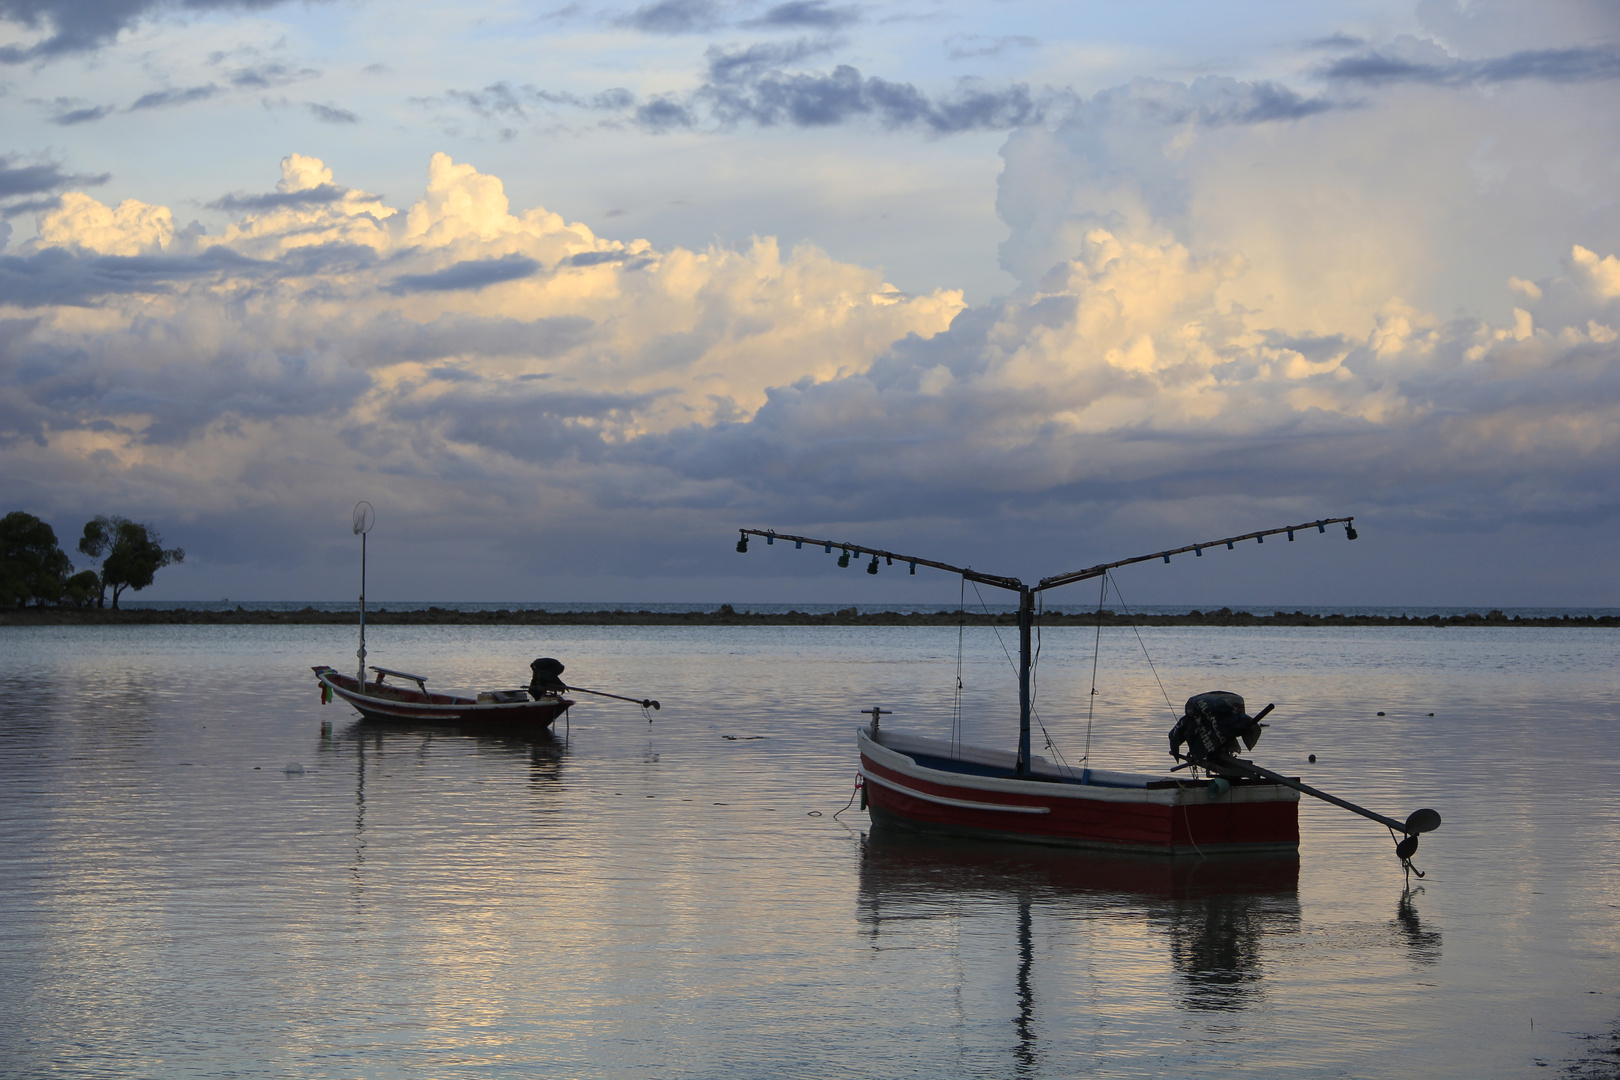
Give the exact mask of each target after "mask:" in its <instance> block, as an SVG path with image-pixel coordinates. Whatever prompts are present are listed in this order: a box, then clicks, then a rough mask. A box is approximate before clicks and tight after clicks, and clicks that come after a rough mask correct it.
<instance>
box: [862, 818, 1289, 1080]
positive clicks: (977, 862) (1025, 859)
mask: <svg viewBox="0 0 1620 1080" xmlns="http://www.w3.org/2000/svg"><path fill="white" fill-rule="evenodd" d="M1298 889H1299V860H1298V858H1297V857H1296V856H1283V857H1267V858H1242V859H1224V860H1222V859H1204V860H1194V861H1189V860H1169V859H1162V858H1153V857H1142V856H1126V855H1101V854H1093V853H1086V852H1076V851H1067V850H1062V849H1046V848H1037V847H1025V846H1022V845H998V844H991V843H984V842H975V841H967V840H957V839H948V838H938V837H924V836H918V835H915V834H912V833H909V832H903V831H891V830H885V829H882V828H876V827H875V828H874V829H873V830H872V832H871V833H870V834H869V835H868V836H867V837H866V838H865V840H864V844H863V848H862V855H861V868H860V894H859V895H860V904H861V912H860V915H859V918H860V919H861V920H862V922H863V923H864V924H865V925H866V927H867V929H868V932H869V933H870V935H871V936H872V937H873V938H874V939H878V938H880V937H881V936H882V935H883V934H884V933H885V931H886V929H887V930H891V931H892V930H898V929H899V927H896V926H894V925H893V924H895V923H896V922H897V921H900V922H901V923H902V925H903V922H904V921H915V920H917V919H927V918H936V917H940V916H943V915H947V914H952V915H958V916H962V915H968V916H971V915H974V914H981V913H995V912H997V911H998V910H999V911H1000V912H1007V913H1012V914H1014V916H1015V922H1016V927H1017V930H1016V936H1017V941H1016V949H1017V953H1018V957H1019V967H1018V973H1017V976H1016V979H1015V986H1014V988H1013V995H1012V996H1013V998H1014V1001H1015V1007H1014V1015H1015V1019H1014V1026H1015V1028H1016V1029H1017V1032H1018V1045H1017V1048H1016V1050H1015V1052H1014V1053H1015V1059H1016V1063H1017V1064H1016V1068H1017V1069H1018V1071H1020V1072H1024V1071H1026V1070H1031V1069H1033V1068H1034V1067H1035V1064H1036V1056H1037V1055H1036V1035H1035V1033H1034V1032H1035V1025H1034V1022H1033V1021H1034V1017H1035V1014H1036V1012H1037V1011H1038V1009H1037V1002H1036V1000H1035V993H1034V990H1033V985H1034V980H1033V977H1032V969H1033V966H1034V958H1035V955H1036V949H1035V941H1034V920H1033V915H1034V913H1035V912H1037V911H1039V912H1042V913H1046V914H1052V915H1056V916H1059V917H1061V918H1063V919H1064V920H1065V921H1066V922H1069V923H1078V924H1079V925H1085V926H1094V927H1095V926H1107V927H1108V928H1109V929H1108V933H1110V934H1111V935H1121V934H1128V933H1131V932H1132V929H1133V928H1134V930H1135V931H1136V932H1138V933H1142V934H1144V936H1145V937H1147V938H1148V939H1149V940H1150V941H1161V942H1163V946H1164V948H1165V950H1166V952H1167V953H1168V957H1167V958H1168V960H1169V965H1170V968H1171V970H1172V971H1173V972H1174V974H1175V977H1176V987H1177V990H1178V994H1177V1001H1176V1004H1177V1005H1178V1007H1180V1008H1183V1009H1188V1010H1195V1011H1200V1012H1209V1011H1220V1012H1229V1011H1235V1010H1242V1009H1247V1008H1250V1007H1252V1006H1254V1005H1256V1004H1258V1003H1259V1002H1260V1001H1262V1000H1263V999H1264V996H1265V992H1266V986H1265V971H1266V966H1267V956H1266V951H1267V948H1268V946H1269V945H1271V944H1272V943H1274V942H1275V941H1276V940H1277V939H1278V938H1279V937H1280V936H1284V935H1295V934H1297V933H1298V932H1299V929H1300V921H1301V916H1300V904H1299V894H1298ZM1007 947H1008V948H1013V947H1014V942H1012V941H1008V942H1007Z"/></svg>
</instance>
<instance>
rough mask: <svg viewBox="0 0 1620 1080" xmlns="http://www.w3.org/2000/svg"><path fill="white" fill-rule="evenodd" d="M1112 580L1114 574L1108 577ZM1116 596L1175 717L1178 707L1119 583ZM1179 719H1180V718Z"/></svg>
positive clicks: (1161, 692) (1115, 584) (1165, 701)
mask: <svg viewBox="0 0 1620 1080" xmlns="http://www.w3.org/2000/svg"><path fill="white" fill-rule="evenodd" d="M1106 576H1107V577H1109V578H1112V577H1113V576H1114V575H1113V574H1108V575H1106ZM1114 595H1115V596H1117V597H1119V606H1120V607H1122V608H1124V609H1125V617H1126V618H1127V619H1130V620H1131V629H1132V630H1134V631H1135V632H1136V643H1137V644H1138V645H1140V646H1142V656H1143V658H1144V659H1146V660H1147V666H1148V670H1149V671H1151V672H1153V681H1154V682H1156V683H1158V684H1159V694H1160V695H1161V696H1162V697H1163V698H1164V707H1165V708H1167V709H1169V710H1170V715H1171V716H1172V717H1174V716H1175V712H1176V707H1175V706H1174V705H1172V704H1170V695H1169V693H1167V692H1166V691H1165V688H1164V681H1163V680H1162V679H1160V678H1159V669H1158V668H1156V667H1154V666H1153V657H1152V656H1151V655H1150V654H1149V653H1148V647H1147V642H1145V641H1143V640H1142V628H1141V627H1139V626H1137V625H1136V616H1134V615H1132V614H1131V607H1130V605H1129V604H1127V603H1126V602H1125V594H1124V593H1122V592H1120V591H1119V582H1117V581H1116V582H1114ZM1178 719H1179V718H1178Z"/></svg>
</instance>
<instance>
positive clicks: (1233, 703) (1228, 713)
mask: <svg viewBox="0 0 1620 1080" xmlns="http://www.w3.org/2000/svg"><path fill="white" fill-rule="evenodd" d="M1265 726H1266V725H1265V724H1262V723H1260V722H1259V721H1258V720H1256V719H1255V718H1254V717H1252V716H1250V715H1249V714H1248V713H1247V712H1246V711H1245V710H1244V705H1243V699H1242V698H1241V697H1239V696H1238V695H1237V694H1234V693H1232V692H1231V691H1229V690H1211V691H1209V692H1207V693H1203V694H1194V695H1193V696H1192V697H1190V698H1188V699H1187V707H1186V710H1185V711H1184V713H1183V715H1182V717H1181V719H1180V720H1178V721H1176V726H1175V727H1173V728H1171V729H1170V754H1171V756H1172V757H1176V758H1182V759H1184V760H1186V761H1190V762H1192V763H1193V764H1195V765H1197V764H1199V763H1201V762H1203V761H1205V760H1207V759H1208V758H1210V757H1213V756H1215V755H1218V754H1236V753H1237V751H1238V740H1240V739H1241V740H1242V741H1243V744H1244V745H1245V746H1246V747H1248V748H1249V749H1250V750H1253V749H1254V744H1255V743H1257V742H1259V741H1260V732H1261V730H1262V729H1263V728H1265ZM1183 745H1185V746H1186V747H1187V752H1186V753H1185V754H1183V753H1182V752H1181V747H1182V746H1183Z"/></svg>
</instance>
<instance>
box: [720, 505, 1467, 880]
mask: <svg viewBox="0 0 1620 1080" xmlns="http://www.w3.org/2000/svg"><path fill="white" fill-rule="evenodd" d="M1352 520H1353V519H1351V518H1324V519H1322V520H1320V521H1312V522H1306V523H1305V524H1303V525H1292V526H1284V527H1282V528H1276V529H1266V530H1262V531H1260V532H1254V533H1246V534H1244V535H1243V536H1233V537H1226V538H1224V539H1221V540H1215V541H1210V542H1209V543H1202V544H1189V545H1187V546H1185V547H1181V548H1173V549H1171V550H1169V551H1159V552H1154V553H1153V554H1151V555H1140V556H1137V557H1135V558H1131V559H1122V560H1120V561H1118V562H1111V563H1103V564H1100V565H1098V566H1093V567H1088V568H1087V569H1085V570H1077V571H1074V572H1072V573H1067V574H1058V575H1056V576H1054V577H1049V578H1043V579H1042V580H1041V581H1040V582H1039V583H1037V584H1035V585H1025V584H1024V583H1023V582H1021V581H1019V580H1018V579H1017V578H1010V577H999V576H996V575H992V574H985V573H981V572H979V571H976V570H971V569H968V568H966V567H960V566H952V565H950V564H948V563H942V562H936V561H934V560H931V559H923V558H919V557H917V556H913V555H902V554H899V553H897V552H892V551H884V550H882V549H873V548H868V547H864V546H859V545H855V544H850V543H843V542H837V541H831V540H818V539H813V538H811V537H807V536H793V535H790V534H786V533H778V532H775V531H774V530H759V529H742V530H740V532H741V534H742V535H741V537H740V538H739V539H738V541H737V550H738V551H739V552H746V551H747V550H748V538H749V537H750V536H761V537H764V538H765V542H766V543H767V544H774V543H775V542H776V541H777V540H784V541H792V542H793V544H794V546H795V547H798V548H802V547H803V546H804V545H806V544H811V545H814V546H816V547H820V548H822V549H823V550H824V551H826V552H828V553H831V552H832V550H833V549H834V548H835V547H836V548H840V549H841V550H842V552H843V554H842V556H841V557H840V558H839V560H838V561H839V565H840V566H848V565H849V562H850V558H851V556H853V557H854V558H855V559H857V560H859V559H864V558H866V557H868V556H870V557H871V560H872V561H871V564H870V565H869V566H867V568H866V570H867V573H869V574H876V573H877V572H878V566H879V564H880V561H881V562H884V563H887V564H890V565H892V564H893V563H894V562H896V561H901V562H905V563H907V564H909V566H910V571H911V573H913V574H915V573H916V572H917V567H918V566H919V565H922V566H931V567H934V568H936V569H939V570H944V571H947V572H949V573H953V574H958V575H960V576H961V577H962V578H964V579H965V580H967V581H971V582H975V583H980V584H985V585H990V586H993V587H995V588H1000V589H1007V590H1009V591H1012V592H1016V593H1017V594H1018V598H1019V602H1018V636H1019V663H1018V701H1019V724H1018V749H1017V751H1016V752H1013V751H1006V750H996V749H991V748H988V747H976V746H964V745H961V744H960V743H954V742H945V741H942V740H935V739H925V738H918V737H915V736H910V735H898V734H895V733H893V732H889V731H885V730H883V729H882V727H881V724H880V720H881V718H882V717H883V716H884V715H886V714H887V712H888V710H884V709H879V708H872V709H868V710H866V711H867V713H869V714H870V715H871V717H872V722H871V724H869V725H867V726H865V727H863V728H861V729H860V730H859V731H857V733H856V743H857V745H858V747H859V750H860V759H861V769H860V771H861V778H862V802H863V805H864V806H865V808H866V809H867V810H868V811H870V813H871V814H872V817H873V820H874V821H877V822H882V823H887V824H891V825H898V826H904V827H906V828H910V829H914V830H919V831H924V832H939V833H954V834H959V835H966V836H976V837H983V838H991V839H1002V840H1017V841H1025V842H1031V843H1040V844H1061V845H1068V846H1074V847H1083V848H1102V849H1113V850H1125V851H1143V852H1157V853H1162V854H1166V855H1207V854H1212V853H1217V852H1221V853H1245V854H1248V853H1278V852H1290V851H1296V850H1298V847H1299V797H1300V795H1301V794H1302V793H1303V794H1306V795H1311V796H1314V797H1316V798H1320V799H1323V800H1325V801H1327V802H1331V803H1333V804H1334V805H1337V806H1341V807H1343V808H1345V809H1347V810H1351V811H1353V812H1354V813H1357V814H1360V815H1362V816H1363V817H1367V818H1370V819H1372V820H1374V821H1377V822H1379V823H1380V824H1383V825H1387V826H1389V828H1390V829H1391V830H1392V833H1394V834H1396V835H1398V836H1399V838H1400V839H1399V840H1398V843H1397V845H1396V854H1397V855H1398V856H1399V857H1400V859H1401V861H1402V864H1403V866H1405V867H1406V868H1407V869H1408V871H1414V872H1415V868H1413V867H1412V865H1411V856H1412V854H1413V853H1414V852H1415V851H1416V850H1417V844H1418V834H1419V833H1423V832H1428V831H1430V830H1432V829H1435V828H1438V827H1439V825H1440V815H1439V814H1437V813H1435V812H1434V811H1433V810H1418V811H1416V812H1414V813H1413V814H1412V815H1411V816H1410V817H1408V818H1407V819H1406V821H1404V822H1401V821H1396V820H1395V819H1393V818H1387V817H1384V816H1383V815H1381V814H1377V813H1374V812H1372V811H1370V810H1367V809H1364V808H1363V807H1360V806H1357V805H1355V804H1354V803H1351V802H1348V801H1346V800H1344V799H1340V798H1338V797H1336V796H1333V795H1329V794H1327V793H1326V792H1323V791H1319V790H1317V789H1316V788H1313V787H1310V786H1309V785H1307V784H1303V783H1301V782H1300V781H1299V780H1298V779H1297V778H1293V777H1285V776H1280V775H1278V774H1277V773H1274V772H1272V771H1271V770H1269V769H1265V768H1262V767H1261V766H1258V765H1256V764H1254V763H1253V762H1251V761H1247V760H1244V759H1242V758H1239V757H1238V756H1237V754H1238V748H1239V742H1242V743H1243V744H1245V745H1246V746H1247V747H1248V749H1250V750H1252V749H1253V748H1254V744H1255V742H1256V741H1257V740H1258V739H1259V738H1260V732H1261V729H1263V728H1264V727H1265V725H1264V724H1262V723H1261V720H1263V719H1264V717H1265V716H1266V715H1267V714H1268V713H1269V712H1270V711H1271V706H1269V705H1268V706H1266V708H1265V709H1262V710H1261V711H1260V712H1259V713H1258V714H1257V715H1255V716H1250V715H1249V714H1248V713H1247V712H1246V711H1245V707H1244V702H1243V699H1242V698H1241V697H1238V696H1237V695H1236V694H1231V693H1228V692H1225V691H1214V692H1211V693H1205V694H1198V695H1194V696H1193V697H1192V698H1190V699H1189V700H1188V702H1187V708H1186V713H1185V715H1184V716H1183V717H1182V718H1181V720H1180V722H1178V723H1177V724H1176V726H1175V729H1174V730H1173V731H1171V733H1170V752H1171V754H1172V756H1173V757H1174V758H1175V759H1176V760H1177V761H1178V762H1179V764H1177V765H1175V766H1174V767H1173V768H1171V769H1170V770H1168V771H1167V772H1165V773H1163V774H1158V775H1155V774H1151V773H1123V772H1107V771H1103V770H1100V769H1092V768H1073V767H1070V766H1066V765H1054V764H1053V763H1052V762H1049V761H1047V760H1046V759H1044V758H1041V757H1036V756H1034V755H1032V754H1031V753H1030V715H1031V709H1030V668H1031V666H1032V665H1031V649H1030V637H1031V627H1032V626H1033V624H1034V622H1035V596H1036V594H1037V593H1040V592H1043V591H1045V590H1047V589H1051V588H1056V587H1058V586H1060V585H1068V584H1072V583H1073V582H1077V581H1084V580H1087V579H1090V578H1097V577H1101V576H1103V575H1104V574H1107V573H1108V572H1109V571H1111V570H1114V569H1116V568H1118V567H1121V566H1128V565H1131V564H1133V563H1139V562H1147V561H1149V560H1153V559H1162V560H1164V561H1165V562H1169V561H1170V558H1171V556H1173V555H1178V554H1182V553H1184V552H1191V553H1193V554H1194V555H1195V556H1201V555H1202V554H1203V553H1204V549H1205V548H1214V547H1216V546H1218V545H1223V544H1224V545H1225V546H1226V547H1227V548H1231V547H1232V546H1233V545H1234V544H1236V543H1238V542H1239V541H1242V540H1249V539H1254V540H1259V541H1260V542H1262V543H1263V542H1264V539H1263V538H1264V537H1267V536H1271V535H1275V534H1280V533H1287V534H1288V539H1289V540H1293V539H1294V535H1295V533H1301V532H1306V531H1308V530H1310V529H1312V528H1314V529H1316V530H1317V531H1318V532H1326V531H1327V526H1328V525H1332V524H1343V525H1344V527H1345V535H1346V536H1347V537H1348V538H1349V539H1351V540H1354V539H1355V538H1356V531H1355V528H1354V525H1353V524H1352ZM1183 746H1185V747H1186V752H1185V753H1183V752H1182V747H1183ZM1183 770H1187V771H1186V772H1183ZM1200 772H1201V773H1202V774H1203V775H1201V776H1200V775H1198V773H1200ZM1178 773H1181V774H1182V775H1177V774H1178Z"/></svg>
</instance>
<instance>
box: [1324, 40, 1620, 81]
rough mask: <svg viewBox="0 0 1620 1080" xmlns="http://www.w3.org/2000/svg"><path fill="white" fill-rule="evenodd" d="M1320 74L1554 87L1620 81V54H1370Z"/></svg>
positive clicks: (1608, 50)
mask: <svg viewBox="0 0 1620 1080" xmlns="http://www.w3.org/2000/svg"><path fill="white" fill-rule="evenodd" d="M1320 74H1321V75H1323V76H1324V77H1326V78H1328V79H1335V80H1338V81H1341V82H1351V83H1365V84H1370V85H1374V86H1379V85H1385V84H1390V83H1425V84H1429V85H1433V86H1466V85H1489V84H1495V83H1508V82H1518V81H1522V80H1525V79H1536V80H1540V81H1543V82H1552V83H1587V82H1602V81H1606V80H1611V79H1620V51H1617V50H1616V49H1615V48H1613V47H1612V46H1591V47H1577V48H1569V49H1528V50H1525V51H1523V52H1516V53H1511V54H1509V55H1507V56H1499V57H1492V58H1489V59H1485V60H1447V61H1425V60H1414V59H1409V58H1406V57H1402V56H1398V55H1395V54H1392V53H1387V52H1368V53H1362V54H1360V55H1358V56H1347V57H1343V58H1342V59H1339V60H1335V61H1333V62H1331V63H1329V64H1325V65H1323V67H1322V68H1321V69H1320Z"/></svg>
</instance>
